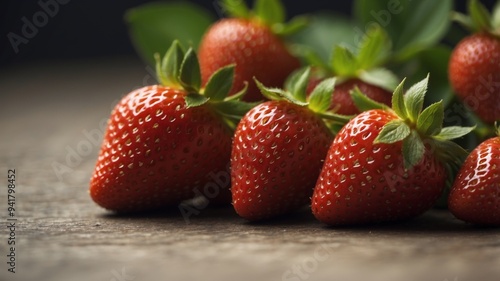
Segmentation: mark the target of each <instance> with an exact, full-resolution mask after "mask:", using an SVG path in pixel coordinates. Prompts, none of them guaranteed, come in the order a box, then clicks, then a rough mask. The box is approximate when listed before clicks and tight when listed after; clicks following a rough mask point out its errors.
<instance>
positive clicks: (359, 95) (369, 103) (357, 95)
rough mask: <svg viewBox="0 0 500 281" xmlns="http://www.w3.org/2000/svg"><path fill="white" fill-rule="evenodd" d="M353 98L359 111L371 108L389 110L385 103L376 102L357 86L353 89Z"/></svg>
mask: <svg viewBox="0 0 500 281" xmlns="http://www.w3.org/2000/svg"><path fill="white" fill-rule="evenodd" d="M351 98H352V101H353V102H354V104H355V105H356V107H357V108H358V109H359V111H361V112H363V111H367V110H371V109H384V110H387V109H389V107H388V106H387V105H385V104H383V103H379V102H376V101H374V100H372V99H370V98H369V97H367V96H366V95H365V94H363V92H361V90H360V89H359V88H358V87H357V86H356V87H355V88H354V89H353V90H352V91H351Z"/></svg>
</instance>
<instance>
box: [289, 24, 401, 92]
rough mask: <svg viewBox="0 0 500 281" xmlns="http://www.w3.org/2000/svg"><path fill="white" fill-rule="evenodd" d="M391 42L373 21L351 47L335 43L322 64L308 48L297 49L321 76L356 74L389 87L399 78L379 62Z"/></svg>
mask: <svg viewBox="0 0 500 281" xmlns="http://www.w3.org/2000/svg"><path fill="white" fill-rule="evenodd" d="M391 49H392V43H391V40H390V38H389V35H388V34H387V33H386V31H385V30H384V29H383V28H382V27H380V26H379V25H376V26H374V27H372V28H370V29H369V30H368V31H367V32H366V34H365V36H364V37H363V39H362V40H361V41H360V42H359V44H358V45H357V46H355V48H352V47H348V46H344V45H337V46H335V47H334V48H333V50H332V54H331V59H330V62H329V64H325V63H323V62H322V60H321V59H319V58H318V56H317V55H315V53H314V52H313V51H311V50H309V49H303V50H300V49H299V50H297V53H298V54H300V55H301V56H302V57H304V59H305V60H306V61H307V62H308V63H309V64H311V65H314V66H316V69H319V71H320V72H321V73H323V75H325V76H335V77H337V82H339V83H342V82H343V81H344V80H347V79H351V78H357V79H360V80H362V81H364V82H366V83H368V84H371V85H374V86H378V87H381V88H383V89H385V90H387V91H391V92H392V91H393V90H394V88H395V87H396V86H397V84H398V82H399V80H398V78H397V76H396V75H395V74H394V73H392V72H391V71H389V70H388V69H386V68H383V67H382V65H384V64H386V63H387V62H388V60H389V58H390V55H391Z"/></svg>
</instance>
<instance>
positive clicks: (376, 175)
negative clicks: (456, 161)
mask: <svg viewBox="0 0 500 281" xmlns="http://www.w3.org/2000/svg"><path fill="white" fill-rule="evenodd" d="M395 118H396V117H395V115H393V114H392V113H389V112H387V111H382V110H370V111H366V112H363V113H361V114H360V115H358V116H357V117H355V118H354V119H352V120H351V121H350V122H349V123H348V124H347V125H346V126H345V127H344V128H343V129H342V130H341V131H340V132H339V133H338V134H337V136H336V138H335V140H334V141H333V143H332V145H331V147H330V149H329V151H328V156H327V158H326V160H325V164H324V166H323V169H322V171H321V174H320V176H319V179H318V182H317V184H316V187H315V189H314V194H313V197H312V211H313V214H314V215H315V216H316V218H317V219H318V220H320V221H322V222H324V223H327V224H330V225H348V224H363V223H376V222H383V221H395V220H402V219H407V218H411V217H414V216H417V215H419V214H421V213H423V212H424V211H426V210H428V209H429V208H431V207H432V205H433V204H434V203H435V202H436V200H437V199H438V197H439V195H440V194H441V192H442V190H443V188H444V186H445V180H446V172H445V168H444V167H443V165H442V164H441V163H440V162H438V161H437V160H436V159H435V157H433V156H432V155H431V154H430V153H429V151H427V152H426V153H425V154H424V158H423V160H422V161H421V162H420V163H419V164H417V165H416V166H414V167H413V168H412V169H410V170H405V169H404V168H403V156H402V153H401V146H402V142H396V143H394V144H382V143H380V144H374V143H373V142H374V140H375V138H376V137H377V136H378V134H379V132H380V131H381V129H382V127H383V126H384V125H385V124H387V123H388V122H389V121H391V120H394V119H395Z"/></svg>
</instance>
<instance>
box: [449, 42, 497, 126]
mask: <svg viewBox="0 0 500 281" xmlns="http://www.w3.org/2000/svg"><path fill="white" fill-rule="evenodd" d="M448 70H449V71H448V73H449V80H450V83H451V85H452V87H453V89H454V91H455V92H456V93H457V95H458V96H459V97H460V98H461V99H462V100H463V102H464V103H465V104H466V105H468V106H469V107H470V108H471V109H472V110H473V111H474V112H475V113H476V114H477V115H478V116H479V117H480V118H481V119H482V120H483V121H485V122H488V123H493V122H495V121H497V120H500V39H498V38H494V37H492V36H491V35H487V34H483V33H479V34H474V35H471V36H469V37H466V38H465V39H463V40H462V41H461V42H460V43H459V44H458V45H457V46H456V47H455V49H454V50H453V53H452V55H451V58H450V62H449V67H448Z"/></svg>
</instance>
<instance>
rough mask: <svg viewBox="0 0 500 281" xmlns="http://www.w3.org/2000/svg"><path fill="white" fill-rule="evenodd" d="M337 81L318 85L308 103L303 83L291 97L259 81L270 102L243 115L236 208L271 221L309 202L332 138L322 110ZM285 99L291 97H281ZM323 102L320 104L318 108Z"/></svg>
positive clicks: (237, 144)
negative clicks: (262, 84)
mask: <svg viewBox="0 0 500 281" xmlns="http://www.w3.org/2000/svg"><path fill="white" fill-rule="evenodd" d="M333 81H334V80H333V79H330V80H328V81H325V82H324V83H322V84H321V85H320V86H318V87H317V89H318V90H317V91H315V93H314V94H313V96H314V97H312V98H311V99H310V101H309V103H310V104H309V107H307V106H306V105H307V103H304V100H305V85H304V87H297V89H301V88H302V90H298V91H299V92H301V91H303V93H299V94H297V93H295V94H294V95H291V94H290V95H289V94H287V92H282V91H281V92H280V91H278V90H276V89H269V88H264V87H263V86H261V85H260V84H258V85H259V86H261V89H262V91H263V94H264V95H265V96H266V97H268V98H270V99H272V100H271V101H268V102H265V103H263V104H260V105H258V106H256V107H255V108H253V109H252V110H250V111H249V112H248V113H247V114H246V115H245V116H244V117H243V119H242V120H241V122H240V123H239V125H238V127H237V128H236V132H235V136H234V142H233V149H232V154H231V182H232V185H231V192H232V194H233V206H234V208H235V210H236V212H237V213H238V214H239V215H240V216H241V217H243V218H245V219H248V220H252V221H254V220H261V219H267V218H271V217H275V216H279V215H282V214H286V213H289V212H291V211H293V210H296V209H298V208H300V207H302V206H304V205H306V204H307V203H308V202H309V198H310V196H311V194H312V190H313V187H314V182H315V181H316V179H317V177H318V174H319V172H320V170H321V166H322V165H323V159H324V157H325V155H326V152H327V150H328V146H329V144H330V142H331V139H332V138H333V137H332V133H331V132H330V130H329V129H328V128H327V126H326V125H325V123H324V122H323V120H322V119H321V117H320V115H321V116H324V115H327V113H325V112H322V111H321V109H320V108H323V109H327V108H328V105H329V102H330V101H329V100H328V98H329V97H330V96H331V95H330V93H331V91H332V90H333V89H332V88H333V83H334V82H333ZM302 82H304V83H306V82H307V80H306V79H305V80H302ZM320 92H321V93H320ZM320 96H322V97H323V98H325V99H324V100H323V101H322V102H318V101H319V100H321V98H319V97H320ZM282 97H288V98H289V100H288V101H287V100H280V98H282ZM291 101H293V102H291ZM319 103H322V105H321V106H317V105H319ZM325 105H326V106H325ZM314 110H317V112H315V111H314Z"/></svg>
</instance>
